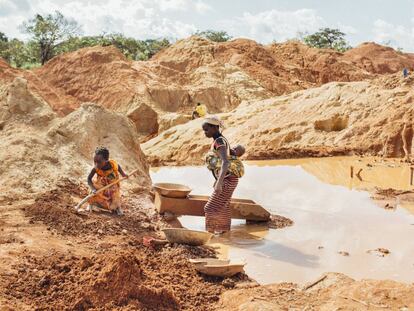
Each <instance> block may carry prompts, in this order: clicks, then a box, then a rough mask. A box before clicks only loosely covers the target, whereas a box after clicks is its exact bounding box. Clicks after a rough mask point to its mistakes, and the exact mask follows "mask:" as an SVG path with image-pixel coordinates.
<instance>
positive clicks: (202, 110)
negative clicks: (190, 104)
mask: <svg viewBox="0 0 414 311" xmlns="http://www.w3.org/2000/svg"><path fill="white" fill-rule="evenodd" d="M195 111H196V112H197V113H198V115H199V117H204V116H205V115H206V114H207V107H206V105H203V104H201V105H200V106H197V107H196V109H195Z"/></svg>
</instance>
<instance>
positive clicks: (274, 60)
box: [215, 39, 370, 95]
mask: <svg viewBox="0 0 414 311" xmlns="http://www.w3.org/2000/svg"><path fill="white" fill-rule="evenodd" d="M215 56H216V58H218V59H219V60H220V61H221V62H222V63H230V64H233V65H236V66H238V67H240V68H242V69H243V70H244V71H245V72H247V73H248V74H249V75H250V76H251V77H252V78H253V79H255V80H256V81H258V82H259V83H260V84H261V85H262V86H264V87H265V88H266V89H268V90H269V91H271V92H272V93H273V95H281V94H286V93H291V92H293V91H297V90H302V89H306V88H310V87H314V86H318V85H321V84H323V83H327V82H330V81H360V80H363V79H365V78H369V77H370V75H369V74H368V73H367V72H365V71H363V70H361V69H360V68H358V67H357V66H356V65H354V64H352V63H349V62H345V61H342V60H341V56H342V54H341V53H338V52H335V51H332V50H321V49H314V48H310V47H308V46H306V45H304V44H302V43H300V42H296V41H290V42H286V43H275V44H272V45H269V46H262V45H260V44H258V43H256V42H255V41H252V40H247V39H237V40H233V41H230V42H226V43H221V44H219V45H218V46H217V48H216V50H215Z"/></svg>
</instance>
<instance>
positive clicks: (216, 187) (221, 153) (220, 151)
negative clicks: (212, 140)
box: [214, 146, 230, 192]
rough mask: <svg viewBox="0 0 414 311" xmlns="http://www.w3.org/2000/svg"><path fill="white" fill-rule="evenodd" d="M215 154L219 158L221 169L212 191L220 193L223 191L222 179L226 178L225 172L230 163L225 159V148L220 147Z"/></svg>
mask: <svg viewBox="0 0 414 311" xmlns="http://www.w3.org/2000/svg"><path fill="white" fill-rule="evenodd" d="M217 152H218V154H219V156H220V158H221V163H222V164H221V169H220V175H219V177H218V179H217V181H216V183H215V185H214V190H216V191H217V192H221V191H222V189H223V182H224V178H225V177H226V174H227V170H228V169H229V166H230V161H229V159H228V157H227V147H226V146H220V147H219V148H218V149H217Z"/></svg>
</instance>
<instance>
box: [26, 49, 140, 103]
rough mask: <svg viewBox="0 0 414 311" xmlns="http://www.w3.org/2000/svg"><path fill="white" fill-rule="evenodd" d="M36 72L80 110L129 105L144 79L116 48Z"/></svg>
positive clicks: (73, 56) (60, 59)
mask: <svg viewBox="0 0 414 311" xmlns="http://www.w3.org/2000/svg"><path fill="white" fill-rule="evenodd" d="M33 72H34V74H35V75H36V76H38V77H40V79H42V80H43V81H45V82H46V83H47V84H49V85H53V86H54V87H55V88H57V89H59V90H60V91H61V92H62V93H64V94H66V95H68V96H70V97H72V98H73V100H74V101H75V102H76V106H80V104H81V103H83V102H94V103H99V104H100V105H102V106H104V107H106V108H114V107H116V106H120V105H123V104H125V105H126V104H128V103H129V102H130V101H131V99H132V97H133V95H134V86H133V83H134V81H137V80H139V78H140V77H139V75H138V72H137V71H136V70H133V69H132V68H131V62H130V61H128V60H127V59H126V58H125V57H124V55H123V54H122V53H121V52H120V51H119V50H118V49H116V48H115V47H112V46H109V47H92V48H84V49H80V50H77V51H75V52H72V53H65V54H62V55H59V56H57V57H54V58H53V59H51V60H50V61H49V62H47V63H46V64H45V65H44V66H42V67H40V68H38V69H35V70H34V71H33ZM65 105H66V103H65V102H61V103H59V106H65ZM76 106H74V107H73V108H76ZM56 108H57V107H56Z"/></svg>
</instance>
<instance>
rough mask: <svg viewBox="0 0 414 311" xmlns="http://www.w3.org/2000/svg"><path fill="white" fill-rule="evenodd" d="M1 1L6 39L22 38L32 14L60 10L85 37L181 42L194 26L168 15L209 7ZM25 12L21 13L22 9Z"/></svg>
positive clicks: (174, 1) (171, 0)
mask: <svg viewBox="0 0 414 311" xmlns="http://www.w3.org/2000/svg"><path fill="white" fill-rule="evenodd" d="M16 1H17V0H0V12H1V13H0V31H3V32H5V33H6V34H7V35H8V36H11V37H18V38H24V35H23V34H22V33H20V32H19V27H18V26H19V25H20V24H21V23H22V22H23V21H24V20H27V19H29V18H32V17H33V16H34V14H36V13H40V14H49V13H52V12H54V11H55V10H59V11H60V12H62V13H63V15H65V16H66V17H68V18H73V19H75V20H76V21H77V22H78V23H79V24H80V25H81V26H82V29H83V33H84V34H85V35H96V34H101V33H103V32H121V33H124V34H125V35H127V36H132V37H135V38H140V39H144V38H145V39H146V38H159V37H169V38H181V37H186V36H189V35H191V34H192V33H194V32H195V31H196V29H197V28H196V27H195V25H193V24H191V23H186V22H182V21H179V20H176V19H173V18H171V17H170V16H169V15H170V14H169V12H171V11H189V12H190V11H191V12H193V11H196V12H198V13H199V14H201V13H203V12H205V11H207V10H209V9H210V7H209V6H208V5H207V4H205V3H204V2H203V1H201V0H199V1H190V0H161V1H151V0H134V1H132V0H122V1H119V0H104V1H99V2H98V1H96V2H92V1H88V0H74V1H56V0H32V1H31V2H30V6H27V5H26V4H27V1H26V0H18V2H16ZM23 8H24V9H23Z"/></svg>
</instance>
